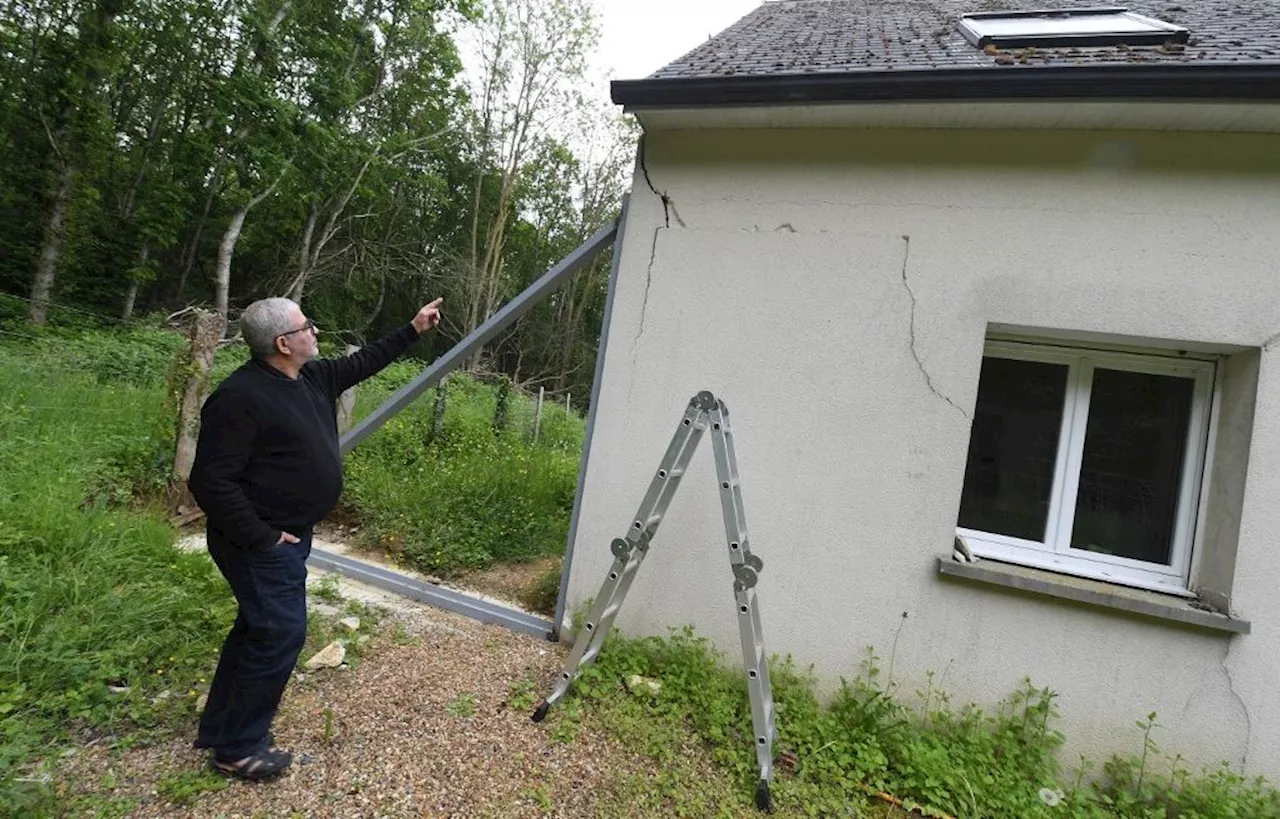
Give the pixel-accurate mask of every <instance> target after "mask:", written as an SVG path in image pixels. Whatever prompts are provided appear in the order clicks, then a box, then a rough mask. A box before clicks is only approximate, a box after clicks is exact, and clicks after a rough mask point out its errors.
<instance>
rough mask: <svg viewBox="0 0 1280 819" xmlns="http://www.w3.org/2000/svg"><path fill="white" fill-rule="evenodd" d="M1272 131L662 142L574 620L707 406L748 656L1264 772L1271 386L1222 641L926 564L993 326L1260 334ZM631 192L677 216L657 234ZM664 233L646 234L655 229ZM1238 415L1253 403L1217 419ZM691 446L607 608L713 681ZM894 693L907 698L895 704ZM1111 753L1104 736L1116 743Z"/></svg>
mask: <svg viewBox="0 0 1280 819" xmlns="http://www.w3.org/2000/svg"><path fill="white" fill-rule="evenodd" d="M1278 149H1280V138H1277V137H1269V136H1179V135H1172V134H1152V135H1144V134H1138V133H1125V134H1114V133H1087V132H1080V133H1022V134H1020V133H1005V132H985V133H979V132H943V131H934V132H893V131H866V132H849V131H835V130H833V131H825V132H801V131H792V132H787V131H772V132H767V131H759V132H747V131H737V132H726V131H718V132H717V131H704V132H694V131H687V132H669V133H661V132H660V133H651V134H650V135H649V137H648V145H647V148H646V162H645V165H646V167H647V171H648V179H647V180H646V178H645V176H644V175H643V174H642V173H639V172H638V173H637V178H636V181H635V186H634V192H633V197H632V201H631V210H630V214H629V219H628V223H627V226H626V236H625V241H624V245H623V248H622V257H621V267H620V274H619V280H618V283H617V291H616V296H615V303H614V314H613V318H612V323H611V326H610V336H609V339H608V348H607V356H606V360H605V365H604V371H603V384H602V387H601V394H600V403H599V408H598V416H597V422H596V428H595V432H594V439H593V444H592V449H591V452H590V461H589V467H588V473H587V480H586V485H585V489H584V495H583V505H582V512H581V518H580V522H579V527H578V537H577V541H576V543H575V555H574V563H573V572H572V576H571V581H570V588H569V605H570V610H572V608H573V607H575V606H578V605H580V604H581V602H582V601H583V600H584V599H586V598H588V597H590V596H593V595H594V594H595V593H596V592H597V590H598V589H599V585H600V583H601V581H602V580H603V577H604V573H605V571H606V569H607V567H608V564H609V562H610V560H611V555H610V553H609V549H608V544H609V541H610V540H611V539H612V538H614V537H617V536H620V535H622V534H623V533H624V532H625V529H626V526H627V525H628V523H629V521H630V517H631V515H632V514H633V513H634V512H635V509H636V506H637V505H638V504H639V502H640V500H641V498H642V496H643V494H644V491H645V489H646V488H647V486H648V482H649V480H650V478H651V477H652V472H653V470H654V469H655V468H656V467H657V464H658V460H659V459H660V457H661V456H662V454H663V452H664V450H665V448H666V445H667V443H668V442H669V440H670V436H671V434H672V432H673V431H674V429H675V425H676V423H677V421H678V419H679V416H680V413H681V412H682V411H683V408H684V405H685V403H686V402H687V400H688V399H689V398H690V397H691V396H692V395H693V394H694V393H696V392H697V391H698V390H702V389H710V390H712V391H714V392H716V393H717V394H718V395H720V396H721V397H722V398H724V400H725V401H726V402H727V404H728V405H729V407H730V409H731V411H732V413H733V417H734V423H735V427H736V431H737V446H738V455H739V461H740V465H741V471H742V480H743V493H744V496H745V503H746V514H747V521H748V524H749V526H750V529H751V534H752V541H753V549H754V551H755V552H756V553H757V554H758V555H760V556H761V557H762V558H763V560H764V562H765V567H764V572H763V574H762V577H761V582H760V585H759V593H760V600H761V609H762V615H763V620H764V630H765V639H766V643H767V645H768V647H769V650H770V651H771V652H777V653H784V654H785V653H790V654H792V655H793V656H794V657H795V659H796V661H797V662H798V663H799V664H800V665H802V666H803V665H807V664H809V663H813V664H815V666H816V670H817V672H818V674H819V676H820V678H821V680H822V681H823V683H824V685H827V686H831V685H834V684H837V683H838V680H839V677H841V676H846V677H850V676H853V675H854V674H856V673H857V671H858V664H859V661H860V660H861V659H862V658H863V657H864V656H865V649H866V647H867V646H874V647H875V649H876V651H877V652H878V653H879V654H880V655H881V656H882V657H884V658H885V661H886V662H887V661H888V657H889V655H890V653H891V651H892V650H893V647H894V645H895V642H896V651H894V652H893V655H894V656H893V663H894V676H895V678H896V679H897V680H898V682H899V684H900V686H901V691H902V692H904V693H906V692H913V691H914V690H916V688H917V687H922V686H923V684H924V681H925V674H926V672H927V671H930V670H932V671H934V672H936V673H937V675H938V676H939V677H942V678H943V685H944V687H945V688H946V689H947V690H948V691H950V692H951V694H952V697H953V700H954V701H958V702H964V701H975V702H978V703H980V704H984V705H991V704H994V703H996V702H997V701H999V700H1000V699H1002V698H1003V697H1005V696H1006V695H1008V694H1009V693H1010V692H1011V691H1013V690H1014V689H1015V688H1016V687H1018V685H1019V683H1020V681H1021V679H1022V678H1023V677H1024V676H1027V675H1030V676H1031V677H1032V678H1033V680H1034V681H1035V682H1036V683H1037V684H1039V685H1043V686H1049V687H1051V688H1053V689H1054V690H1056V691H1058V692H1059V693H1060V695H1061V699H1060V701H1059V707H1060V709H1061V712H1062V715H1063V722H1062V728H1063V730H1064V731H1065V732H1066V733H1067V735H1068V740H1069V750H1070V752H1071V754H1072V756H1068V757H1067V759H1068V760H1069V759H1072V758H1074V752H1076V751H1080V752H1083V753H1085V754H1087V755H1089V756H1090V757H1091V758H1093V759H1095V760H1100V759H1102V758H1104V757H1105V756H1106V755H1107V754H1109V753H1111V752H1114V751H1120V752H1137V751H1140V750H1141V736H1140V734H1139V732H1138V731H1137V730H1136V729H1134V728H1133V727H1132V726H1133V722H1134V720H1135V719H1139V718H1141V717H1143V716H1145V715H1146V714H1147V713H1148V712H1149V711H1153V710H1154V711H1156V712H1158V714H1159V718H1160V722H1161V723H1162V724H1164V725H1166V726H1167V729H1166V730H1164V731H1162V732H1160V733H1158V734H1157V735H1156V737H1155V739H1156V740H1157V741H1158V742H1160V744H1161V745H1162V747H1165V748H1168V749H1169V750H1171V751H1173V750H1178V751H1182V752H1183V753H1184V755H1185V756H1189V757H1190V758H1191V759H1193V760H1196V761H1199V762H1204V763H1210V764H1211V763H1214V762H1216V761H1219V760H1229V761H1231V762H1233V763H1235V764H1240V763H1242V762H1245V763H1246V765H1247V769H1248V770H1249V771H1250V772H1252V773H1262V774H1266V775H1269V776H1272V777H1277V778H1280V697H1277V696H1275V695H1274V693H1273V689H1274V686H1275V684H1276V681H1277V680H1280V629H1278V628H1277V623H1280V594H1277V593H1276V589H1277V587H1278V586H1280V582H1278V581H1280V571H1278V570H1277V568H1276V566H1275V564H1274V563H1273V562H1272V561H1273V560H1274V559H1275V557H1276V555H1277V554H1278V553H1280V550H1278V549H1277V546H1276V540H1277V537H1278V534H1277V533H1280V502H1278V500H1277V499H1278V498H1280V364H1278V362H1277V358H1276V355H1277V354H1274V353H1263V354H1262V355H1261V357H1260V360H1259V361H1258V364H1257V369H1256V372H1257V377H1258V386H1257V395H1256V422H1255V426H1254V430H1253V436H1252V451H1251V455H1250V458H1249V461H1248V471H1247V482H1246V483H1245V490H1244V491H1245V495H1244V502H1243V511H1242V514H1241V515H1240V521H1239V527H1240V535H1239V543H1238V554H1237V561H1236V566H1235V573H1234V578H1233V590H1232V609H1233V610H1234V611H1235V612H1236V613H1237V614H1238V615H1239V616H1241V617H1244V618H1247V619H1249V620H1251V621H1252V626H1253V632H1252V634H1250V635H1248V636H1244V637H1236V638H1228V637H1227V636H1225V635H1217V634H1212V633H1207V632H1201V631H1195V630H1191V629H1187V628H1179V627H1175V626H1172V625H1168V624H1165V623H1160V622H1154V621H1149V620H1143V619H1139V618H1136V617H1131V616H1127V615H1123V614H1119V613H1115V612H1111V611H1101V610H1094V609H1090V608H1087V607H1084V606H1080V605H1076V604H1070V603H1063V602H1060V601H1054V600H1049V599H1040V598H1035V597H1029V596H1023V595H1015V594H1012V593H1006V592H1001V591H997V590H995V589H987V588H985V587H978V586H972V585H967V584H958V583H956V582H954V581H948V580H944V579H941V578H939V577H938V576H937V573H936V568H935V560H936V558H937V556H939V555H944V554H949V552H950V544H951V539H952V535H953V532H954V526H955V522H956V515H957V511H958V508H959V497H960V490H961V486H962V482H963V477H964V466H965V455H966V451H967V446H968V435H969V426H970V418H971V416H972V410H973V404H974V400H975V396H976V390H977V382H978V371H979V367H980V363H981V355H982V347H983V341H984V337H985V335H986V333H987V331H988V327H989V326H990V325H992V324H1001V325H1014V326H1019V327H1027V328H1042V329H1046V330H1047V329H1055V328H1056V329H1062V330H1074V331H1087V332H1094V333H1106V334H1116V335H1123V336H1126V337H1133V338H1147V339H1163V340H1185V341H1189V342H1200V343H1213V344H1221V345H1231V346H1237V347H1255V348H1256V347H1259V346H1261V345H1263V344H1264V342H1266V341H1267V340H1268V339H1270V338H1271V337H1272V336H1273V334H1276V333H1277V332H1280V263H1278V260H1280V232H1278V231H1277V229H1276V228H1277V226H1280V159H1277V157H1280V150H1278ZM650 183H651V184H652V186H653V188H656V189H657V190H660V191H663V192H665V193H666V194H668V196H669V197H670V200H671V203H672V207H671V208H669V209H668V210H667V211H666V212H664V207H663V204H662V202H661V201H660V199H659V198H658V197H657V196H656V195H654V194H653V192H652V190H651V188H650ZM668 223H669V225H670V226H669V227H668V226H667V225H668ZM1237 415H1239V416H1241V417H1245V418H1248V417H1249V415H1248V413H1243V414H1241V413H1237ZM730 582H731V577H730V573H729V569H728V560H727V557H726V552H725V548H724V545H723V527H722V525H721V517H720V510H719V506H718V499H717V494H716V490H715V485H714V469H713V461H712V453H711V448H710V442H709V441H704V443H703V449H702V451H700V452H699V453H698V455H697V458H696V459H695V463H694V466H693V468H692V469H691V471H690V473H689V474H688V475H687V476H686V478H685V479H684V484H683V486H682V487H681V489H680V493H679V494H678V495H677V497H676V499H675V501H674V503H673V504H672V507H671V509H670V512H669V515H668V518H667V519H666V521H665V522H664V523H663V525H662V528H661V530H660V531H659V533H658V536H657V538H656V541H655V545H654V547H653V549H652V551H651V552H650V556H649V558H648V560H647V562H646V564H645V566H644V567H643V570H642V572H641V575H640V577H639V578H638V580H637V581H636V584H635V586H634V588H633V590H632V592H631V594H630V596H629V598H628V601H627V605H626V607H625V608H624V609H623V612H622V613H621V615H620V616H619V620H618V625H619V626H620V627H621V628H622V629H623V630H625V631H628V632H631V633H665V631H666V627H667V626H669V625H678V624H683V623H694V624H696V625H697V627H698V629H699V631H700V632H702V633H703V634H706V635H708V636H710V637H711V638H713V639H714V640H715V641H716V642H717V643H719V644H720V645H721V646H722V647H723V648H724V649H725V650H726V652H727V655H728V658H729V659H730V661H732V662H738V661H739V658H738V656H737V653H736V652H737V648H736V647H737V639H738V635H737V630H736V621H735V619H734V613H733V606H732V594H731V591H730ZM907 696H908V697H909V696H910V694H909V693H907ZM1116 732H1120V733H1118V734H1117V733H1116Z"/></svg>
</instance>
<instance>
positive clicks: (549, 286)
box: [339, 219, 619, 455]
mask: <svg viewBox="0 0 1280 819" xmlns="http://www.w3.org/2000/svg"><path fill="white" fill-rule="evenodd" d="M618 222H619V220H617V219H615V220H613V221H611V222H609V223H608V224H606V225H605V226H604V227H602V228H600V230H598V231H596V234H595V235H594V236H592V237H591V238H590V239H588V240H587V241H586V242H585V243H583V245H582V246H581V247H579V248H578V249H577V250H575V251H573V252H572V253H570V254H569V255H568V256H566V257H565V258H564V259H562V260H561V261H560V262H559V263H557V264H556V265H555V266H554V267H552V268H551V269H550V270H548V271H547V272H546V273H544V274H542V277H541V278H540V279H538V280H537V281H536V282H534V283H533V284H531V285H529V286H528V287H527V288H525V290H524V292H522V293H521V294H520V295H518V296H516V297H515V298H514V299H512V300H511V301H510V302H508V303H507V305H506V306H505V307H503V308H502V309H501V310H499V311H498V312H496V313H494V314H493V315H492V316H490V317H489V320H488V321H486V322H485V323H484V324H481V325H480V326H479V327H477V328H476V329H475V330H473V331H472V332H471V334H470V335H468V336H467V337H466V338H464V339H463V340H462V341H459V342H458V343H457V344H455V345H454V346H453V347H452V348H451V349H450V350H449V351H448V352H447V353H445V354H444V355H442V356H440V357H439V358H437V359H436V360H435V361H433V362H432V363H431V365H430V366H428V367H427V368H426V369H425V370H423V371H422V373H421V374H420V375H419V376H417V377H416V378H414V379H413V380H412V381H410V382H409V383H408V384H405V385H404V386H403V387H401V388H400V389H398V390H396V392H395V393H394V394H393V395H392V396H391V397H390V398H388V399H387V400H386V401H384V402H382V405H381V406H379V407H378V408H377V409H375V410H374V411H373V412H371V413H369V414H368V415H366V416H365V417H364V418H363V419H361V421H360V423H358V424H356V425H355V426H354V427H352V428H351V430H350V431H348V432H347V434H346V435H343V436H342V440H341V441H340V442H339V448H340V450H341V452H342V454H343V455H346V454H347V453H348V452H350V451H351V450H352V449H354V448H355V446H356V444H359V443H360V442H361V441H363V440H364V439H365V438H368V437H369V436H370V435H372V434H373V433H374V432H375V431H376V430H377V429H378V428H380V427H381V426H382V425H383V424H385V423H386V422H387V421H390V420H391V419H392V418H393V417H394V416H395V414H396V413H398V412H399V411H400V410H402V409H404V408H405V407H407V406H409V404H411V403H413V400H414V399H415V398H417V397H418V396H419V395H421V394H422V393H424V392H426V391H427V390H428V389H430V388H431V387H432V386H433V385H435V384H438V383H439V382H440V379H441V378H444V377H445V376H446V375H448V374H449V373H450V372H452V371H453V370H455V369H457V368H458V367H459V366H461V365H462V363H463V362H464V361H466V360H467V359H468V358H470V357H471V356H472V355H475V353H476V351H478V350H479V349H480V348H481V347H483V346H484V345H485V344H488V343H489V342H490V341H492V340H493V339H494V337H495V336H497V335H498V333H501V332H502V331H503V330H505V329H507V328H508V327H510V326H511V325H512V324H514V323H515V322H516V320H517V319H519V318H520V317H521V316H523V315H524V314H525V313H527V312H529V310H531V309H532V308H533V306H534V305H536V304H537V303H538V302H539V301H541V300H542V299H543V298H544V297H545V296H547V295H548V294H549V293H551V292H552V291H553V290H555V289H556V288H558V287H559V286H560V285H561V284H563V283H564V281H565V280H566V279H568V278H569V277H570V276H572V275H573V274H574V273H577V272H578V271H579V270H581V269H582V268H583V267H586V265H587V264H588V263H590V262H591V260H593V259H594V258H595V257H596V256H598V255H599V254H600V252H601V251H603V250H604V249H605V248H606V247H608V246H609V245H611V244H613V240H614V237H615V236H616V235H617V233H618Z"/></svg>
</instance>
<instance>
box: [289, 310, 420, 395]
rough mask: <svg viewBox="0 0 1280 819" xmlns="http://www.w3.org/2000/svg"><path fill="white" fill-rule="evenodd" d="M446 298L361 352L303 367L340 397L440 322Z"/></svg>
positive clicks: (311, 363) (317, 360)
mask: <svg viewBox="0 0 1280 819" xmlns="http://www.w3.org/2000/svg"><path fill="white" fill-rule="evenodd" d="M443 302H444V299H443V298H438V299H436V300H435V301H433V302H431V303H430V304H428V305H426V306H424V307H423V308H422V309H421V310H419V311H418V314H417V315H416V316H414V317H413V320H412V321H410V322H409V323H408V324H406V325H404V326H403V327H401V328H399V329H398V330H394V331H392V332H390V333H388V334H387V335H385V336H383V337H382V338H380V339H378V340H377V341H375V342H373V343H372V344H370V345H369V346H367V347H365V348H364V349H363V350H360V351H359V352H356V353H352V354H351V355H348V356H343V357H342V358H334V359H316V360H314V361H311V362H309V363H308V364H307V365H306V366H305V367H304V368H303V370H304V371H305V372H306V373H307V374H308V375H309V376H311V377H312V378H315V379H316V380H317V381H319V382H320V383H321V384H323V385H324V387H325V390H326V391H328V392H329V394H330V395H332V396H334V397H335V398H336V397H337V396H339V395H341V394H342V393H343V392H344V391H345V390H347V389H350V388H351V387H353V386H355V385H356V384H359V383H360V382H361V381H363V380H365V379H366V378H368V377H370V376H372V375H375V374H377V373H378V372H380V371H381V370H382V369H383V368H384V367H386V366H387V365H388V364H390V363H391V362H392V361H395V360H396V359H397V358H399V357H400V356H401V355H403V354H404V353H405V351H406V350H408V349H409V348H410V347H411V346H413V342H415V341H417V340H418V337H419V336H421V335H423V334H425V333H427V332H429V331H430V330H432V329H433V328H435V327H436V325H438V324H439V323H440V305H441V304H442V303H443Z"/></svg>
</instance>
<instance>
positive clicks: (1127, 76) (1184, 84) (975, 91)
mask: <svg viewBox="0 0 1280 819" xmlns="http://www.w3.org/2000/svg"><path fill="white" fill-rule="evenodd" d="M611 96H612V98H613V101H614V103H616V104H618V105H623V106H626V107H627V108H628V109H629V110H645V109H663V108H686V109H687V108H718V107H725V106H728V107H740V106H744V105H797V104H808V103H850V102H889V101H903V102H906V101H911V102H921V101H948V102H958V101H962V100H981V101H992V100H1015V99H1024V100H1047V99H1058V100H1108V99H1110V100H1114V99H1147V100H1168V101H1177V100H1216V101H1219V102H1223V101H1231V100H1239V101H1245V100H1248V101H1255V102H1256V101H1280V62H1254V63H1232V64H1212V65H1186V64H1176V65H1159V66H1155V65H1103V66H1080V65H1070V66H1065V65H1064V66H1034V67H1023V66H1013V67H1008V68H985V67H978V68H952V69H912V70H904V71H851V72H842V73H836V72H830V73H827V72H822V73H817V72H813V73H796V74H770V75H760V76H743V75H737V76H720V77H668V78H657V79H654V78H650V79H643V80H615V81H614V82H613V83H612V87H611Z"/></svg>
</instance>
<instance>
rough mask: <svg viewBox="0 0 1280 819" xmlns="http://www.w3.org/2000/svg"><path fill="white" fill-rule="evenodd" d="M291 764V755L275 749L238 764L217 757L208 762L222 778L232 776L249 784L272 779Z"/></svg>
mask: <svg viewBox="0 0 1280 819" xmlns="http://www.w3.org/2000/svg"><path fill="white" fill-rule="evenodd" d="M292 762H293V754H291V753H289V752H288V751H280V750H275V749H267V750H262V751H259V752H258V753H256V754H254V755H253V756H249V757H245V758H244V759H241V760H240V761H238V762H223V761H221V760H219V759H218V758H217V757H215V758H213V759H211V760H209V764H210V765H211V766H213V769H214V770H215V771H217V772H218V773H220V774H222V775H223V776H233V777H236V778H237V779H244V780H246V781H249V782H262V781H265V780H267V779H274V778H275V777H277V776H279V775H280V774H282V773H284V772H285V770H287V769H288V767H289V765H290V764H292Z"/></svg>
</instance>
